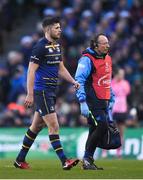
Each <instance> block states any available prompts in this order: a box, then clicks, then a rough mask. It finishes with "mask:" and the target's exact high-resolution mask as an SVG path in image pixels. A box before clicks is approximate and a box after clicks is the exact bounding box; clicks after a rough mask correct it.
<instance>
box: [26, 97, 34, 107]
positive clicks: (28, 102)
mask: <svg viewBox="0 0 143 180" xmlns="http://www.w3.org/2000/svg"><path fill="white" fill-rule="evenodd" d="M33 102H34V98H33V95H32V94H27V96H26V98H25V101H24V105H25V107H26V108H30V107H31V106H32V105H33Z"/></svg>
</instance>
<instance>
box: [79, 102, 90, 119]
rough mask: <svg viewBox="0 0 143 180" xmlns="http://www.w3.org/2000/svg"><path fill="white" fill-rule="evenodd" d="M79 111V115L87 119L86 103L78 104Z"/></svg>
mask: <svg viewBox="0 0 143 180" xmlns="http://www.w3.org/2000/svg"><path fill="white" fill-rule="evenodd" d="M80 111H81V115H83V116H84V117H86V118H88V117H89V108H88V105H87V103H86V102H81V103H80Z"/></svg>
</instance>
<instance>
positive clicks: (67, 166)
mask: <svg viewBox="0 0 143 180" xmlns="http://www.w3.org/2000/svg"><path fill="white" fill-rule="evenodd" d="M78 162H79V159H67V160H66V161H65V163H64V164H63V169H64V170H70V169H71V168H72V167H74V166H76V165H77V164H78Z"/></svg>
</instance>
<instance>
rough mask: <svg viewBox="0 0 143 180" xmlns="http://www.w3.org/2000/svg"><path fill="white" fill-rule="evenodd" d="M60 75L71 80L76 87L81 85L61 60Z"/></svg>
mask: <svg viewBox="0 0 143 180" xmlns="http://www.w3.org/2000/svg"><path fill="white" fill-rule="evenodd" d="M59 76H60V77H61V78H63V79H64V80H66V81H68V82H70V83H71V84H73V85H74V86H75V88H76V89H78V88H79V87H80V85H79V83H78V82H76V81H75V80H74V78H73V77H72V76H71V75H70V73H69V72H68V70H67V69H66V67H65V66H64V63H63V62H62V61H61V62H60V65H59Z"/></svg>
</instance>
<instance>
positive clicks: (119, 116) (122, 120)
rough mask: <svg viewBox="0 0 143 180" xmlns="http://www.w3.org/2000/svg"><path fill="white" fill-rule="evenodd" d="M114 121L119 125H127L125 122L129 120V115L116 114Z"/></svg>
mask: <svg viewBox="0 0 143 180" xmlns="http://www.w3.org/2000/svg"><path fill="white" fill-rule="evenodd" d="M113 119H114V120H115V121H116V122H117V123H125V121H126V120H127V113H114V114H113Z"/></svg>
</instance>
